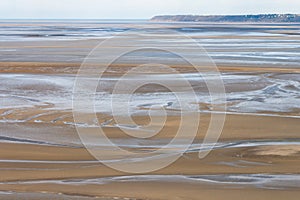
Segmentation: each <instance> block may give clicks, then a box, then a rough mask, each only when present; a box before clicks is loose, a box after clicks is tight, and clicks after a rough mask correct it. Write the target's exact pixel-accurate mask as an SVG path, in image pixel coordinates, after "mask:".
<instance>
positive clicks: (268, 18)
mask: <svg viewBox="0 0 300 200" xmlns="http://www.w3.org/2000/svg"><path fill="white" fill-rule="evenodd" d="M150 21H164V22H262V23H297V22H299V23H300V15H298V14H258V15H158V16H154V17H152V18H151V19H150Z"/></svg>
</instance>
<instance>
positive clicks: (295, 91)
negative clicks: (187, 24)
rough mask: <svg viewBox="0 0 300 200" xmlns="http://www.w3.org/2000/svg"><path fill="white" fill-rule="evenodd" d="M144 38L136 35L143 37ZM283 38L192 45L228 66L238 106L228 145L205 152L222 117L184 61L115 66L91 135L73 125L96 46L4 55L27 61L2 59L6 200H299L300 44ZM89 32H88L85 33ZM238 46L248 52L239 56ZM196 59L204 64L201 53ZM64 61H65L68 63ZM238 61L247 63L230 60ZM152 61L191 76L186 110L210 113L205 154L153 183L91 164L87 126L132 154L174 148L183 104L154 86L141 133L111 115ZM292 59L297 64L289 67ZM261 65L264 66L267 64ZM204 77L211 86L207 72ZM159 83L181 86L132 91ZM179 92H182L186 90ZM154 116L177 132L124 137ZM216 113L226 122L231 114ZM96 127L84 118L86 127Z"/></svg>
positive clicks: (226, 77)
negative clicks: (75, 95) (79, 78)
mask: <svg viewBox="0 0 300 200" xmlns="http://www.w3.org/2000/svg"><path fill="white" fill-rule="evenodd" d="M14 25H15V24H14ZM7 26H10V25H9V24H8V25H7ZM34 26H36V25H34ZM106 26H108V25H106ZM116 26H118V27H119V26H121V27H122V28H124V27H127V26H129V25H128V24H127V25H120V24H118V25H116ZM132 26H133V25H132ZM138 26H140V25H138V24H135V25H134V27H135V28H137V27H138ZM145 26H146V25H145ZM148 26H154V27H157V26H163V25H162V24H160V25H157V24H148V25H147V26H146V27H148ZM164 26H171V25H164ZM180 26H183V25H178V24H177V25H174V24H173V25H172V28H176V29H178V28H180ZM199 26H200V25H199ZM201 26H204V25H201ZM201 26H200V27H198V29H199V28H201ZM206 26H208V25H206ZM223 26H225V27H226V25H223ZM223 26H222V27H221V28H224V27H223ZM245 26H249V27H250V25H245ZM257 26H259V27H257ZM274 26H275V25H274ZM278 26H279V27H281V26H283V25H278ZM294 26H296V27H298V25H294ZM209 27H210V26H209ZM276 27H277V26H275V27H273V28H274V29H273V30H272V31H271V30H268V28H270V27H269V26H267V28H266V27H264V28H263V27H261V26H260V25H256V26H254V25H253V27H252V28H251V30H250V29H249V30H248V31H246V32H247V34H239V32H236V33H235V32H233V31H232V30H233V29H230V30H231V31H230V33H231V34H235V36H234V37H235V39H233V38H232V36H231V35H228V32H226V30H227V29H226V28H225V29H220V30H221V31H220V30H219V31H217V30H214V31H216V32H213V33H210V34H209V33H208V32H205V33H202V32H201V31H200V32H197V33H195V32H194V33H193V34H192V37H194V38H196V39H199V40H202V41H203V42H205V45H206V46H207V48H208V51H211V52H214V53H215V55H214V56H215V58H216V60H217V62H219V63H221V65H220V67H219V69H220V71H221V76H222V79H223V81H224V84H225V88H226V95H227V102H226V103H227V117H226V121H225V126H224V129H223V131H222V135H221V137H220V139H219V141H218V143H217V144H204V145H203V144H202V142H203V138H204V136H205V133H206V130H207V129H208V124H209V122H210V120H211V119H210V117H211V113H212V110H211V105H210V100H209V94H208V91H207V87H206V85H205V82H204V80H203V77H201V76H200V75H199V74H196V73H195V71H193V70H192V69H190V68H189V67H187V66H184V65H180V63H177V62H176V60H175V61H174V60H172V59H164V58H163V59H162V58H161V57H162V56H163V55H157V54H155V53H153V52H152V54H151V52H142V53H141V54H139V55H132V56H133V57H134V58H136V59H133V60H135V61H136V63H130V59H128V60H126V59H125V60H123V62H122V63H120V64H116V65H115V66H112V68H110V69H109V71H108V73H107V74H106V76H105V77H104V78H102V79H101V83H100V84H101V87H99V88H98V90H97V92H96V95H95V97H96V100H97V103H96V105H95V111H96V114H97V118H96V119H95V120H94V121H93V122H91V123H80V122H77V124H75V122H74V119H73V114H72V89H73V84H74V80H75V73H76V71H77V70H78V67H79V65H80V61H81V59H82V58H83V57H84V56H85V53H87V49H89V48H90V47H91V46H93V45H94V44H95V41H94V40H92V39H91V38H88V40H79V39H78V38H73V39H74V41H73V42H70V41H61V42H59V41H58V38H56V37H62V38H63V36H58V35H56V36H51V37H54V38H53V39H51V40H48V39H47V40H38V41H36V40H34V41H30V42H29V41H27V39H24V41H19V42H13V41H10V42H8V41H6V42H4V43H2V44H1V47H0V49H2V50H3V49H4V50H9V49H11V48H13V49H15V50H16V52H17V53H16V54H12V53H11V52H10V51H4V54H3V55H1V56H0V60H1V61H2V62H1V63H0V71H1V74H0V100H1V104H0V128H1V132H0V143H1V151H0V191H1V192H0V198H1V199H20V198H27V199H96V198H97V199H103V200H106V199H107V200H108V199H122V200H123V199H124V200H125V199H200V198H206V199H241V197H243V199H266V198H271V199H283V198H288V199H298V196H299V187H300V175H299V164H300V159H299V158H300V138H299V130H300V125H299V120H300V119H299V118H300V78H299V77H300V76H299V72H300V71H299V65H296V64H295V63H296V62H297V59H298V57H297V55H298V52H297V51H296V50H295V48H298V46H297V45H299V42H298V40H297V37H298V36H290V35H285V34H283V33H282V30H281V29H280V30H281V31H280V30H279V28H278V27H277V28H276ZM119 28H120V27H119ZM131 28H132V27H131ZM181 28H183V27H181ZM202 28H203V27H202ZM206 28H207V27H206ZM281 28H282V27H281ZM286 28H287V27H286ZM292 28H293V27H292V26H290V27H288V28H287V29H292ZM294 28H295V27H294ZM180 30H181V29H180ZM79 31H82V30H81V29H80V28H79ZM83 31H88V30H83ZM183 31H184V30H183ZM222 31H223V34H221V33H222ZM224 31H225V32H224ZM241 31H242V32H243V30H241ZM244 31H245V30H244ZM249 31H250V32H249ZM252 31H254V32H255V34H253V32H252ZM289 31H292V30H289ZM217 33H219V34H221V35H219V34H217ZM96 36H97V37H98V36H99V35H96ZM96 36H95V35H94V36H93V37H96ZM106 36H107V35H105V36H103V37H106ZM15 37H17V38H19V37H21V36H18V35H16V36H15ZM32 37H33V38H34V35H32ZM32 37H30V39H31V40H33V38H32ZM99 37H100V36H99ZM101 37H102V36H101ZM42 38H43V37H42ZM62 38H59V39H62ZM0 39H1V37H0ZM39 39H41V37H39ZM75 39H76V40H75ZM81 39H82V38H81ZM102 39H103V38H102ZM230 40H239V41H235V42H236V43H234V44H231V43H230ZM249 40H251V41H252V42H253V44H252V45H253V46H252V47H253V48H252V49H251V48H248V47H249V46H247V45H248V42H249ZM264 41H265V42H266V43H264ZM174 42H175V43H176V41H173V43H172V42H171V44H172V45H174ZM177 42H179V41H177ZM180 42H184V41H180ZM224 42H225V43H224ZM58 44H60V46H59V45H58ZM265 44H268V45H265ZM262 45H263V46H262ZM289 45H292V46H289ZM232 47H235V48H232ZM242 47H243V48H245V51H243V52H238V51H237V49H241V48H242ZM289 47H290V48H289ZM61 48H65V49H64V50H61ZM58 49H60V50H58ZM66 49H67V50H66ZM256 51H258V52H257V53H256V54H255V52H256ZM187 52H189V53H192V50H190V51H187ZM232 52H234V53H232ZM231 53H232V54H231ZM56 54H60V55H61V56H60V57H56ZM150 54H151V55H150ZM228 54H231V55H234V56H235V57H236V59H233V58H232V57H230V58H227V56H228ZM236 54H239V56H237V55H236ZM34 55H36V57H33V56H34ZM41 55H42V56H41ZM49 55H55V56H54V57H53V56H49ZM251 55H252V56H251ZM234 56H233V57H234ZM274 56H277V57H276V59H273V58H274ZM145 57H148V58H149V57H152V58H153V57H158V58H157V59H158V60H160V59H162V60H166V61H167V62H170V64H171V65H172V66H173V67H174V68H175V69H179V71H181V72H183V73H184V77H185V78H186V79H187V80H188V81H189V82H190V83H191V85H192V87H193V88H194V90H195V91H196V93H197V101H196V102H189V99H190V98H189V96H186V101H187V102H189V103H190V104H197V105H199V110H198V112H199V113H200V114H201V121H200V125H199V129H198V132H197V135H196V138H195V140H194V142H193V144H192V145H191V146H190V147H189V148H188V150H187V151H186V152H184V154H183V155H182V157H181V158H180V159H179V160H177V161H176V162H174V163H173V164H172V165H170V166H168V167H166V168H163V169H160V170H158V171H155V172H152V173H149V174H126V173H123V172H119V171H115V170H113V169H110V168H108V167H107V166H105V165H103V164H102V163H100V162H99V161H97V160H96V159H95V158H94V157H93V156H91V155H90V154H89V152H88V151H87V150H86V149H85V148H84V147H83V145H82V143H81V141H80V139H79V136H78V134H77V132H76V129H75V125H78V126H81V127H84V128H86V129H90V130H91V131H92V130H93V129H97V128H98V127H99V126H101V127H102V128H103V129H104V130H105V132H106V134H107V136H108V137H109V138H110V139H111V141H113V142H114V143H115V144H117V145H118V146H120V147H121V148H123V149H126V150H129V151H132V152H139V153H145V152H151V151H153V150H156V149H160V148H161V147H162V146H164V145H165V144H167V143H168V142H170V140H171V139H172V138H173V137H174V136H175V134H176V130H177V128H178V124H179V122H180V112H179V107H178V102H177V100H176V98H175V96H174V95H173V94H172V92H170V91H169V90H168V89H166V88H164V87H159V86H157V85H148V86H145V87H142V88H140V89H139V90H137V91H136V93H135V94H134V95H133V96H132V99H131V102H130V105H131V110H130V112H131V114H132V116H133V119H134V122H135V123H136V124H119V123H117V122H116V121H115V120H114V118H113V116H112V113H111V107H110V101H109V99H110V98H111V90H112V88H113V87H114V84H115V83H116V81H117V80H118V77H119V76H120V74H122V73H123V72H124V71H126V70H128V68H130V67H132V66H134V65H135V64H137V63H139V62H141V61H143V60H144V59H145ZM287 57H288V58H292V59H291V60H289V62H287V63H285V62H284V60H285V59H286V58H287ZM65 58H68V60H67V61H66V60H64V59H65ZM241 60H245V62H241ZM257 60H261V61H262V62H261V63H257ZM26 61H27V62H26ZM54 61H55V62H54ZM234 61H236V62H234ZM255 61H256V62H255ZM275 61H276V63H273V62H275ZM233 62H234V63H233ZM230 63H231V64H230ZM264 63H267V64H266V65H265V64H264ZM285 64H286V65H285ZM202 75H203V76H206V78H209V74H208V73H207V72H205V70H204V71H203V74H202ZM146 76H147V77H146ZM149 77H150V78H153V79H157V80H159V79H163V80H166V81H170V82H175V83H176V79H175V78H174V75H173V74H164V73H155V74H154V73H148V74H144V75H140V74H137V75H133V76H132V77H131V78H130V81H132V83H135V82H137V81H141V80H142V79H145V78H149ZM178 87H179V88H178V89H179V90H182V91H185V89H186V88H184V87H182V88H180V86H178ZM122 97H123V96H122V93H120V94H117V99H122ZM115 98H116V96H115ZM153 106H162V107H164V108H165V109H166V111H167V113H168V119H167V121H166V124H165V127H164V128H163V129H162V131H161V132H160V133H159V134H157V135H156V136H154V137H151V138H149V139H142V138H131V137H130V136H128V135H126V134H124V133H123V132H122V130H121V129H130V130H135V131H141V130H145V127H146V126H147V124H148V123H149V117H148V116H147V115H148V111H149V110H150V109H151V108H152V107H153ZM214 112H215V113H217V114H218V113H219V114H220V112H221V111H220V112H218V110H215V111H214ZM90 115H91V113H86V112H82V116H83V117H84V116H90ZM118 115H120V116H122V115H124V113H122V112H119V113H118ZM190 123H193V122H190ZM91 137H95V138H96V137H97V135H91ZM183 139H184V138H183ZM95 141H96V140H95ZM93 145H94V146H95V147H97V148H98V149H100V150H101V152H102V154H103V155H104V156H105V158H106V161H107V162H119V163H122V164H124V165H126V163H127V162H129V161H128V158H123V157H121V156H120V155H119V154H118V152H114V151H111V150H110V149H109V148H107V146H105V145H104V144H103V143H101V141H100V142H99V141H97V142H95V144H93ZM181 148H182V146H181V145H180V143H178V144H177V145H174V146H171V147H169V148H166V149H165V150H164V152H163V153H164V154H165V155H168V154H171V153H172V152H174V151H175V150H178V149H181ZM210 148H212V149H213V150H212V151H211V152H210V154H209V155H208V156H207V157H205V158H203V159H199V157H198V153H199V151H207V150H209V149H210ZM130 159H147V158H140V157H136V158H130ZM131 161H132V160H131ZM245 194H247V195H245Z"/></svg>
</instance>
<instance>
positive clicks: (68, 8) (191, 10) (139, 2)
mask: <svg viewBox="0 0 300 200" xmlns="http://www.w3.org/2000/svg"><path fill="white" fill-rule="evenodd" d="M255 13H295V14H300V0H0V18H2V19H4V18H6V19H19V18H27V19H43V18H46V19H47V18H48V19H50V18H51V19H52V18H54V19H61V18H76V19H147V18H151V17H152V16H154V15H160V14H197V15H207V14H255Z"/></svg>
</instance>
